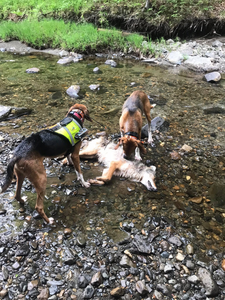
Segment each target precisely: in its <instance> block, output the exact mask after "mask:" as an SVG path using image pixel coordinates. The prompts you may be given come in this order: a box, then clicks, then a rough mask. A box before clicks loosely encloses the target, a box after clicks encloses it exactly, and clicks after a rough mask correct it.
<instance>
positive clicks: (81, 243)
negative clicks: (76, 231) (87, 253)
mask: <svg viewBox="0 0 225 300" xmlns="http://www.w3.org/2000/svg"><path fill="white" fill-rule="evenodd" d="M77 245H78V246H80V247H84V246H85V245H86V239H85V236H84V235H83V234H80V235H79V236H78V237H77Z"/></svg>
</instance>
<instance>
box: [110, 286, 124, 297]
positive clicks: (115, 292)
mask: <svg viewBox="0 0 225 300" xmlns="http://www.w3.org/2000/svg"><path fill="white" fill-rule="evenodd" d="M124 292H125V290H124V288H123V287H122V286H118V287H116V288H115V289H113V290H111V291H110V295H111V296H113V297H115V298H119V297H122V296H123V295H124Z"/></svg>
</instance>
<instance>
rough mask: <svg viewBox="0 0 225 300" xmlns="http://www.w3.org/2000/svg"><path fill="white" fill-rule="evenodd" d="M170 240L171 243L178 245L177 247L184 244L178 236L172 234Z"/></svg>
mask: <svg viewBox="0 0 225 300" xmlns="http://www.w3.org/2000/svg"><path fill="white" fill-rule="evenodd" d="M168 242H169V243H171V244H174V245H176V246H177V247H180V246H181V245H182V241H181V240H180V239H179V238H178V237H176V236H171V237H170V238H169V239H168Z"/></svg>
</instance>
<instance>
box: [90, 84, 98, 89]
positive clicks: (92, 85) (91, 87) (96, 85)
mask: <svg viewBox="0 0 225 300" xmlns="http://www.w3.org/2000/svg"><path fill="white" fill-rule="evenodd" d="M99 87H100V84H91V85H89V89H90V90H92V91H96V90H99Z"/></svg>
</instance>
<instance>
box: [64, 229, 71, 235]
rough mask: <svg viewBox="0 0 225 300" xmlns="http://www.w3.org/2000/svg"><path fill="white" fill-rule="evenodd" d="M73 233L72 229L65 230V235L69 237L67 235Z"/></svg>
mask: <svg viewBox="0 0 225 300" xmlns="http://www.w3.org/2000/svg"><path fill="white" fill-rule="evenodd" d="M71 233H72V230H71V229H70V228H65V229H64V234H65V235H66V236H67V235H70V234H71Z"/></svg>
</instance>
